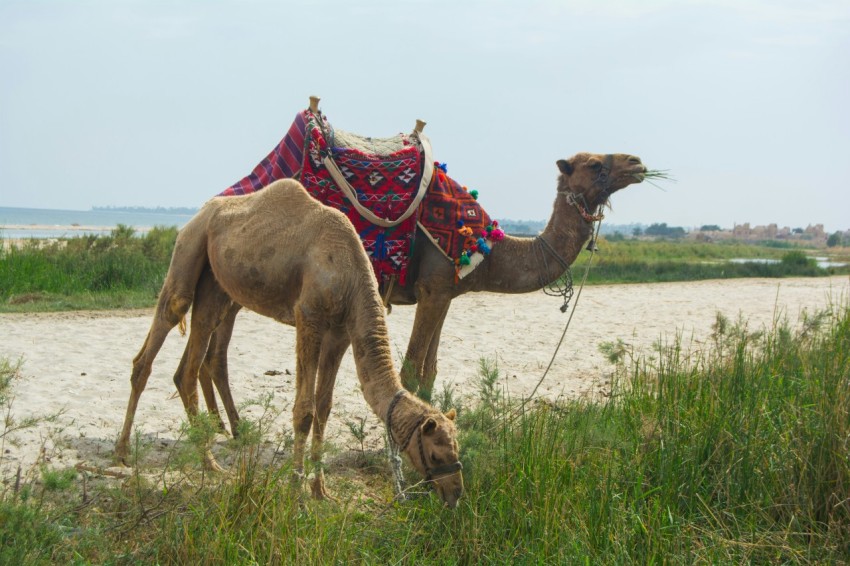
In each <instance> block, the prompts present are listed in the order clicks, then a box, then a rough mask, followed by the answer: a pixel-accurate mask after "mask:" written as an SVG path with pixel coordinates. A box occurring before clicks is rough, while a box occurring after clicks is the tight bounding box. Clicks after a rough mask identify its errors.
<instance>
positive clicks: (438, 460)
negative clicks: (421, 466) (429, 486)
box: [431, 452, 442, 464]
mask: <svg viewBox="0 0 850 566" xmlns="http://www.w3.org/2000/svg"><path fill="white" fill-rule="evenodd" d="M431 461H432V462H433V463H435V464H442V460H440V459H439V458H437V455H436V454H434V453H433V452H431Z"/></svg>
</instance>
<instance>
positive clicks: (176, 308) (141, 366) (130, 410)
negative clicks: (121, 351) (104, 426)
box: [115, 295, 192, 465]
mask: <svg viewBox="0 0 850 566" xmlns="http://www.w3.org/2000/svg"><path fill="white" fill-rule="evenodd" d="M191 303H192V300H191V299H186V298H181V297H171V298H169V297H166V296H165V295H160V300H159V304H158V306H157V309H156V314H155V315H154V319H153V322H152V323H151V328H150V330H149V331H148V335H147V337H146V338H145V342H144V344H143V345H142V349H141V350H140V351H139V353H138V354H136V357H135V358H133V372H132V374H131V375H130V399H129V401H128V402H127V413H126V415H125V416H124V426H123V427H122V428H121V436H119V437H118V442H117V443H116V444H115V458H116V459H117V460H118V461H119V462H120V463H122V464H125V465H128V462H127V457H128V456H129V452H130V433H131V432H132V429H133V419H134V418H135V415H136V409H137V407H138V405H139V397H141V395H142V391H144V390H145V386H146V385H147V383H148V377H150V374H151V369H152V367H153V361H154V358H156V355H157V354H158V353H159V350H160V349H161V348H162V344H163V343H164V342H165V338H166V336H168V333H169V332H171V329H172V328H174V327H175V326H177V324H178V323H179V322H180V321H181V320H183V317H184V316H186V312H187V311H188V310H189V305H191Z"/></svg>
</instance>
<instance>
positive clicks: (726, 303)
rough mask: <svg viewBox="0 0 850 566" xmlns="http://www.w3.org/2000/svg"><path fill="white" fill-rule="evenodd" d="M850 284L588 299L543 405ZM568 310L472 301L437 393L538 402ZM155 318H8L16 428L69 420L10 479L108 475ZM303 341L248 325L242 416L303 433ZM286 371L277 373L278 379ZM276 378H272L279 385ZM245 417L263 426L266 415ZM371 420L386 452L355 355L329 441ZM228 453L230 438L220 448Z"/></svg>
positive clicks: (158, 420)
mask: <svg viewBox="0 0 850 566" xmlns="http://www.w3.org/2000/svg"><path fill="white" fill-rule="evenodd" d="M848 287H850V279H848V278H847V277H832V278H794V279H740V280H726V281H702V282H692V283H659V284H640V285H602V286H592V287H585V288H584V290H583V291H582V294H581V296H580V298H579V302H578V305H577V311H576V313H575V315H574V317H573V320H572V323H571V325H570V328H569V330H568V332H567V335H566V339H565V341H564V344H563V346H562V347H561V349H560V351H559V352H558V355H557V357H556V359H555V362H554V364H553V366H552V369H551V371H550V373H549V374H548V375H547V377H546V379H545V381H544V382H543V384H542V386H541V387H540V391H539V394H541V395H544V396H547V397H551V398H554V397H558V396H577V395H583V394H595V393H599V392H604V391H605V389H606V387H607V384H608V381H609V379H610V376H611V372H612V370H613V367H612V366H611V364H609V363H608V362H607V361H606V360H605V359H604V357H603V356H602V354H600V353H599V351H598V346H599V344H600V343H603V342H607V341H616V340H617V339H618V338H619V339H622V340H623V341H625V342H627V343H629V344H631V345H633V346H634V347H635V349H637V350H638V351H646V352H649V351H651V347H652V344H653V343H654V342H656V341H658V340H659V339H664V338H665V337H668V338H669V337H672V336H673V335H674V334H675V333H677V332H679V333H681V334H682V336H683V337H684V338H685V340H686V341H690V340H691V339H693V340H694V341H696V343H700V342H702V341H703V340H705V339H706V337H707V336H708V335H709V334H710V332H711V325H712V323H713V322H714V320H715V316H716V313H717V312H722V313H723V314H725V315H726V316H727V317H729V318H731V319H736V318H737V317H738V315H739V314H740V315H742V316H743V317H744V318H746V319H748V321H749V325H750V328H760V327H762V326H764V325H770V324H771V321H773V320H774V319H775V318H777V317H782V316H784V317H787V318H788V320H789V321H790V322H792V323H796V322H797V321H798V320H799V319H800V315H801V313H802V312H803V311H804V310H807V311H808V312H810V313H811V312H814V311H815V310H818V309H821V308H823V307H825V306H826V305H828V304H829V303H830V302H833V303H837V302H840V301H842V300H846V299H847V296H848ZM559 306H560V302H559V299H557V298H552V297H548V296H546V295H544V294H543V293H542V292H536V293H531V294H526V295H495V294H489V293H482V294H470V295H466V296H463V297H460V298H458V299H456V300H455V301H454V303H453V305H452V308H451V310H450V312H449V316H448V319H447V320H446V323H445V325H444V329H443V337H442V343H441V347H440V360H439V369H440V374H439V377H438V378H437V386H436V390H437V391H439V390H440V389H441V388H443V387H444V386H445V385H447V384H451V385H452V386H453V387H454V388H455V394H456V395H461V396H465V395H472V394H473V393H474V391H475V380H476V374H477V368H478V361H479V359H481V358H487V359H490V360H495V361H496V362H497V363H498V366H499V371H500V374H501V375H502V376H503V377H504V380H503V382H502V386H503V388H504V389H505V390H506V392H507V393H509V394H510V395H513V396H519V395H526V394H528V393H529V392H530V391H531V390H532V389H533V388H534V386H535V384H536V383H537V382H538V380H539V379H540V377H541V375H542V374H543V371H544V370H545V368H546V366H547V365H548V363H549V361H550V358H551V357H552V354H553V351H554V349H555V347H556V345H557V344H558V341H559V339H560V337H561V334H562V332H563V330H564V325H565V324H566V321H567V317H568V315H566V314H562V313H561V312H560V310H559ZM152 314H153V310H152V309H145V310H132V311H107V312H67V313H50V314H25V315H21V314H0V336H2V340H0V356H2V357H6V358H8V359H10V360H11V361H12V362H14V361H16V360H18V359H20V360H22V366H21V372H20V377H19V378H18V379H15V380H14V382H13V387H14V402H13V405H12V414H13V416H14V417H15V418H16V419H18V420H20V419H23V418H25V417H28V416H40V415H47V414H51V413H55V412H58V411H62V415H61V416H60V417H59V419H58V421H57V422H56V423H55V424H46V425H43V426H40V427H38V428H35V429H31V430H27V431H23V432H21V433H19V434H16V435H15V436H16V440H17V445H12V444H11V443H10V442H9V439H7V440H6V442H5V446H4V447H3V451H4V453H3V454H2V462H0V474H2V478H3V479H4V480H8V478H9V477H11V476H12V475H14V473H15V471H16V470H17V468H18V466H19V465H20V466H22V467H23V469H24V470H25V471H26V470H27V469H28V468H31V467H32V466H33V464H34V463H36V462H39V461H44V462H46V463H48V464H49V465H53V466H59V467H66V466H74V465H78V464H79V465H83V466H91V467H96V468H107V467H109V466H111V465H112V460H111V450H112V447H113V444H114V442H115V439H116V438H117V435H118V433H119V431H120V428H121V425H122V422H123V418H124V412H125V408H126V403H127V396H128V394H129V376H130V367H131V360H132V358H133V356H135V354H136V352H137V351H138V350H139V348H140V347H141V344H142V342H143V340H144V338H145V335H146V333H147V330H148V327H149V325H150V321H151V317H152ZM413 315H414V308H412V307H396V308H395V309H394V310H393V312H392V314H391V315H390V316H389V317H388V319H387V321H388V325H389V331H390V340H391V343H392V347H393V350H394V351H395V352H396V353H397V355H396V361H397V364H398V361H399V360H400V358H401V356H402V355H403V353H404V351H405V348H406V345H407V338H408V336H409V335H410V329H411V326H412V323H413ZM185 343H186V338H185V337H181V336H180V335H179V334H178V332H176V330H175V331H173V332H172V333H171V334H170V335H169V337H168V340H167V341H166V343H165V346H164V347H163V349H162V351H161V352H160V354H159V357H158V358H157V361H156V363H155V364H154V368H153V374H152V375H151V378H150V381H149V383H148V387H147V390H146V391H145V393H144V394H143V395H142V398H141V402H140V405H139V410H138V413H137V416H136V423H135V424H136V427H137V428H138V430H139V431H140V433H141V435H142V438H143V439H144V441H145V442H146V443H149V444H150V447H151V452H152V454H153V455H152V456H149V457H150V458H152V459H153V460H152V461H155V459H156V453H157V451H160V450H164V449H165V447H167V446H169V445H170V444H173V441H174V440H175V439H176V438H178V436H179V429H180V424H181V422H182V421H184V420H185V413H184V411H183V407H182V404H181V402H180V400H179V398H175V397H174V396H173V394H174V386H173V384H172V374H173V372H174V370H175V369H176V367H177V364H178V362H179V360H180V356H181V354H182V351H183V347H184V346H185ZM294 344H295V331H294V329H293V328H291V327H288V326H284V325H281V324H278V323H276V322H274V321H272V320H270V319H267V318H263V317H261V316H259V315H257V314H255V313H251V312H245V311H243V312H242V313H240V315H239V318H238V319H237V322H236V329H235V332H234V335H233V340H232V342H231V349H230V358H229V360H230V362H229V363H230V375H231V384H232V388H233V391H234V395H235V398H236V401H237V403H238V404H240V405H241V404H243V403H245V402H246V401H249V400H252V399H258V398H260V397H261V396H263V395H266V394H269V393H271V394H273V395H274V397H273V405H274V406H275V407H276V408H277V409H279V410H280V411H281V413H280V415H279V417H278V418H277V420H276V422H275V424H274V426H275V429H276V430H278V431H281V432H282V433H283V434H289V433H291V430H292V426H291V422H290V410H291V407H292V401H293V398H294V379H295V376H294V373H295V356H294V348H295V346H294ZM278 372H279V373H278ZM267 374H271V375H267ZM241 412H242V415H243V416H245V417H248V418H251V417H253V418H256V417H257V416H258V414H259V409H258V408H257V407H251V406H249V407H246V408H244V409H243V410H242V411H241ZM361 417H367V419H368V420H367V425H366V428H367V431H368V436H367V442H369V443H370V445H373V446H377V445H379V444H380V442H382V441H381V428H380V426H379V421H378V419H377V418H376V417H375V415H374V414H372V412H371V411H370V409H369V408H368V406H367V405H366V403H365V401H364V400H363V396H362V394H361V392H360V389H359V384H358V381H357V378H356V375H355V371H354V362H353V359H352V357H351V353H350V351H349V353H347V354H346V357H345V359H344V361H343V364H342V367H341V370H340V373H339V376H338V381H337V385H336V390H335V399H334V409H333V412H332V414H331V420H330V423H329V425H328V430H329V434H328V438H329V440H330V441H331V442H333V443H334V444H335V445H337V446H338V447H341V448H343V449H345V448H348V447H354V446H355V445H356V444H357V443H356V441H355V440H354V438H353V437H352V435H351V433H350V432H349V431H348V429H347V427H346V425H345V422H346V421H347V420H348V421H353V420H356V419H359V418H361ZM224 442H226V438H225V437H224V436H221V437H219V443H224Z"/></svg>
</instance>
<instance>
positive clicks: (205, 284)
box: [174, 266, 233, 470]
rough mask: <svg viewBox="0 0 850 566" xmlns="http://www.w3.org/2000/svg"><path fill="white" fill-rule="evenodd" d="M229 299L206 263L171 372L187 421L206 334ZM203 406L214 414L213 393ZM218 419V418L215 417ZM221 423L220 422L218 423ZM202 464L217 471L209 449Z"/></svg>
mask: <svg viewBox="0 0 850 566" xmlns="http://www.w3.org/2000/svg"><path fill="white" fill-rule="evenodd" d="M232 304H233V301H231V300H230V297H229V296H228V295H227V293H225V292H224V290H223V289H222V288H221V287H220V286H219V284H218V282H217V281H216V280H215V277H214V276H213V274H212V271H211V270H210V268H209V266H207V267H206V268H205V269H204V271H203V272H202V273H201V277H200V280H199V281H198V285H197V288H196V289H195V301H194V305H193V306H192V323H191V329H190V331H189V340H188V342H187V344H186V348H185V350H184V352H183V358H182V360H181V361H180V366H179V367H178V368H177V371H176V372H175V374H174V385H175V386H176V387H177V391H178V392H179V393H180V398H181V399H182V401H183V406H184V407H185V409H186V414H187V415H188V417H189V421H190V422H191V421H193V420H194V418H195V417H196V416H197V414H198V376H199V370H200V368H201V365H202V363H203V360H204V358H205V356H206V355H207V350H208V348H209V345H210V337H211V336H212V334H213V332H214V331H215V329H216V327H218V326H219V324H220V323H221V322H222V320H223V319H224V318H225V317H226V316H227V314H228V313H229V311H230V309H231V305H232ZM202 387H203V388H204V389H207V388H209V389H211V388H212V386H211V385H210V384H209V383H207V384H206V385H202ZM205 396H206V400H207V406H208V408H210V409H211V412H214V414H215V416H216V417H218V411H217V407H216V406H215V405H214V403H215V396H214V395H213V396H212V402H213V407H212V408H211V407H210V406H209V403H210V399H209V396H207V394H206V393H205ZM218 419H219V422H221V418H220V417H218ZM222 426H223V425H222ZM205 465H206V466H207V468H209V469H212V470H221V468H220V466H219V465H218V464H217V463H216V461H215V458H213V455H212V452H210V451H209V450H206V452H205Z"/></svg>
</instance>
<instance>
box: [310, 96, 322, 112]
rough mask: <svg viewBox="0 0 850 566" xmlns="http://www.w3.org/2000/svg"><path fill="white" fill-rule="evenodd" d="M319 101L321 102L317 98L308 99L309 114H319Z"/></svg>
mask: <svg viewBox="0 0 850 566" xmlns="http://www.w3.org/2000/svg"><path fill="white" fill-rule="evenodd" d="M319 100H321V99H320V98H319V97H318V96H311V97H310V112H312V113H313V114H318V113H319Z"/></svg>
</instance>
